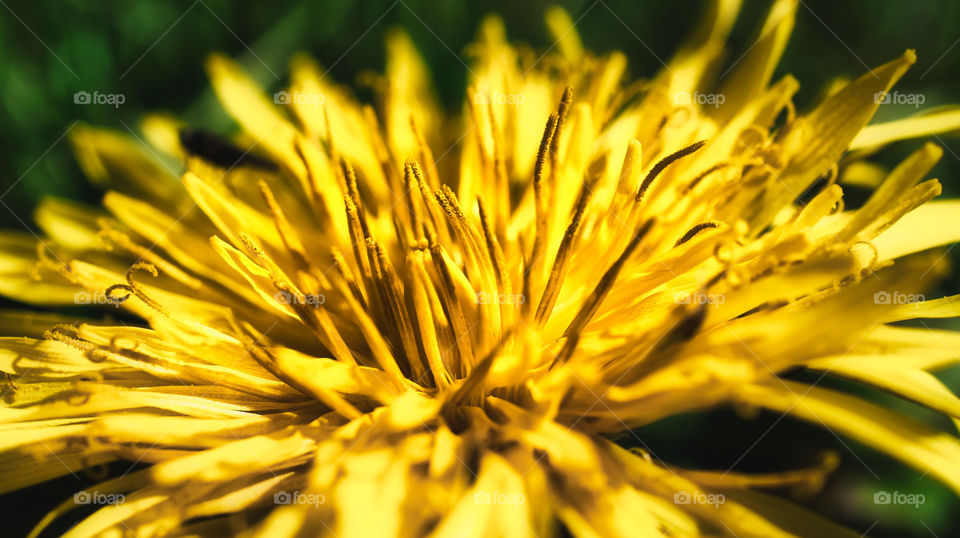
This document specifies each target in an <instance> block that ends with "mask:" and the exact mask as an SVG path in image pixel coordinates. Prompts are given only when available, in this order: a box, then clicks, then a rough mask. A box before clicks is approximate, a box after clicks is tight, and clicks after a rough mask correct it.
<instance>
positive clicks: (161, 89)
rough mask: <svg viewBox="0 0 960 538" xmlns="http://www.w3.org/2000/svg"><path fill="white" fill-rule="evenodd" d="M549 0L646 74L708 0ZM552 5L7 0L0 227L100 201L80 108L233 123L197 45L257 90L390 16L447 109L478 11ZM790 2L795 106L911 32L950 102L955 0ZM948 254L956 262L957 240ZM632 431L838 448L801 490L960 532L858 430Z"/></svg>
mask: <svg viewBox="0 0 960 538" xmlns="http://www.w3.org/2000/svg"><path fill="white" fill-rule="evenodd" d="M551 3H554V2H551ZM555 3H559V4H560V5H563V6H564V7H566V8H567V10H568V11H569V12H570V14H571V16H572V18H573V19H574V20H577V21H579V22H578V23H577V29H578V30H579V32H580V34H581V37H582V39H583V41H584V44H585V45H586V46H587V47H588V48H592V49H593V50H595V51H598V52H604V51H610V50H614V49H619V50H622V51H624V52H626V53H627V55H628V57H629V61H630V70H631V75H632V76H633V77H645V76H649V75H651V74H653V73H654V72H655V71H656V70H657V69H658V68H659V67H660V65H661V64H660V60H658V57H659V58H662V59H663V60H665V61H666V60H668V59H669V58H670V56H671V55H672V53H673V52H674V51H675V50H676V48H677V46H678V45H679V44H680V43H681V41H682V39H683V37H684V36H685V35H686V34H687V32H688V30H689V29H690V28H691V27H692V25H693V24H694V22H695V20H696V14H697V13H699V12H700V11H701V9H702V8H703V6H704V5H705V3H706V2H704V1H703V0H679V1H673V2H654V1H649V2H638V1H636V0H603V1H600V2H598V1H597V0H585V1H579V0H578V1H561V2H555ZM548 5H549V4H548V3H547V2H540V1H526V2H518V1H502V0H496V1H491V2H466V1H450V0H443V1H441V0H435V1H427V0H403V1H402V2H397V1H395V0H386V1H367V2H362V3H353V2H346V1H316V2H289V1H272V2H227V1H223V0H202V1H199V0H193V1H191V0H187V1H147V0H128V1H116V0H115V1H101V2H92V1H91V2H84V1H78V0H63V1H56V2H53V1H38V2H28V1H26V0H24V1H16V2H15V1H12V0H2V1H0V103H2V105H0V109H2V121H0V202H2V204H3V205H0V228H15V229H24V228H26V227H30V226H31V225H30V221H31V212H32V210H33V208H34V207H35V206H36V204H37V201H38V200H39V198H40V197H42V196H44V195H57V196H63V197H68V198H73V199H78V200H85V201H88V202H90V203H96V201H97V200H98V198H99V196H100V193H98V192H96V191H95V190H94V189H93V188H91V187H90V186H89V185H88V184H87V183H86V182H85V180H84V179H83V178H82V176H81V174H80V171H79V169H78V167H77V166H76V164H75V163H74V160H73V157H72V155H71V152H70V149H69V144H68V143H67V141H66V139H65V136H64V135H65V134H66V132H67V131H68V130H69V129H70V128H71V125H73V123H74V122H75V121H77V120H79V121H83V122H88V123H92V124H97V125H104V126H109V127H113V128H116V129H120V130H126V129H136V126H137V123H138V120H139V118H140V117H142V115H143V114H144V113H145V112H148V111H155V110H161V109H162V110H169V111H171V112H173V113H175V114H176V115H178V116H180V117H182V118H184V119H186V120H187V121H188V122H189V123H193V124H196V125H202V126H205V127H208V128H211V129H214V130H220V131H221V132H225V131H226V130H228V129H229V126H230V123H229V122H228V120H227V118H226V117H225V116H224V115H223V114H222V113H221V112H220V111H219V108H218V107H217V106H216V105H215V103H214V102H213V97H212V93H211V91H210V89H209V86H208V85H207V82H206V80H205V75H204V72H203V63H202V60H203V58H204V57H205V56H206V55H207V54H209V53H210V52H213V51H224V52H226V53H228V54H230V55H231V56H234V57H236V58H238V59H240V60H241V62H242V63H244V64H245V65H246V66H247V68H248V69H249V71H250V72H251V73H252V74H253V75H254V76H255V77H256V78H257V79H258V80H260V81H261V82H262V83H263V84H264V85H265V87H266V88H267V89H268V90H270V91H275V90H277V89H279V88H280V87H281V86H282V84H283V83H284V81H285V80H286V73H287V60H288V59H289V57H290V56H291V55H292V54H293V53H295V52H297V51H300V50H306V51H309V52H310V53H312V54H313V55H314V56H315V57H316V58H318V59H319V60H320V62H321V63H322V64H323V65H324V66H326V67H328V68H329V69H330V71H331V72H332V75H333V76H334V77H335V78H336V79H337V80H339V81H341V82H353V81H354V80H355V79H356V77H357V75H358V73H360V72H361V71H362V70H366V69H375V70H379V69H381V68H382V66H383V58H384V52H383V35H384V32H385V30H387V29H388V28H390V27H391V26H401V27H403V28H405V29H406V30H407V31H408V32H409V33H410V34H411V36H412V37H413V40H414V41H415V43H416V44H417V45H418V46H419V48H420V50H421V52H422V53H423V55H424V57H425V58H426V60H427V62H428V64H429V65H430V66H431V67H432V69H433V73H434V77H435V83H436V86H437V88H438V89H439V91H440V95H441V98H442V99H443V101H444V103H445V104H446V105H447V106H448V107H450V108H451V109H452V110H456V108H457V106H458V104H459V103H460V101H461V99H462V95H463V91H464V88H465V81H466V72H465V69H464V67H463V65H462V63H461V62H462V59H463V58H464V56H463V50H464V47H465V45H466V44H467V43H469V42H470V40H472V38H473V36H474V35H475V29H476V25H477V23H478V21H479V20H480V18H481V17H482V16H483V15H485V14H487V13H491V12H496V13H500V14H501V15H502V16H503V17H504V19H505V20H506V22H507V28H508V33H509V35H510V37H511V39H513V40H520V41H524V42H526V43H529V44H531V45H533V46H535V47H537V48H540V49H544V48H546V47H549V46H550V45H551V39H550V37H549V34H548V33H547V31H546V29H545V26H544V24H543V12H544V10H545V8H546V7H547V6H548ZM768 5H769V2H768V1H766V0H763V1H753V0H745V2H744V8H743V11H742V13H741V16H740V18H739V19H738V22H737V25H736V27H735V29H734V32H733V37H732V40H731V51H730V55H731V56H730V57H731V58H737V57H739V56H740V54H742V53H743V52H744V51H746V50H747V49H748V48H749V47H750V46H751V45H752V43H753V41H754V39H755V36H756V32H757V29H758V27H759V25H760V24H761V23H762V20H763V18H764V16H765V14H766V10H767V7H768ZM798 10H799V11H798V17H797V23H796V27H795V30H794V34H793V37H792V39H791V41H790V45H789V46H788V48H787V51H786V54H785V55H784V58H783V60H782V61H781V63H780V67H779V68H778V70H777V74H776V75H775V78H776V77H779V76H782V75H783V74H786V73H791V74H793V75H794V76H795V77H796V78H797V79H799V81H800V82H801V90H800V93H799V94H798V96H797V104H798V107H799V109H800V110H801V112H802V111H803V110H805V109H807V108H809V106H810V105H811V104H812V103H814V102H816V100H817V99H818V98H819V97H820V96H821V95H822V92H823V89H824V87H825V86H826V85H827V84H828V83H829V82H830V81H831V79H833V78H834V77H837V76H847V77H856V76H857V75H859V74H861V73H863V72H865V71H866V69H867V67H866V66H870V67H874V66H876V65H879V64H881V63H883V62H886V61H888V60H890V59H893V58H895V57H897V56H899V55H900V54H902V53H903V51H904V49H907V48H915V49H917V53H918V56H919V60H918V63H917V64H916V65H915V66H914V67H913V68H912V69H911V70H910V72H908V74H907V75H906V77H905V78H904V80H903V81H902V82H901V83H900V84H899V85H898V86H897V89H898V90H899V91H901V92H906V93H921V94H923V95H924V97H925V103H924V108H929V107H934V106H938V105H943V104H949V103H960V86H958V84H957V82H958V79H957V74H958V73H960V44H958V43H960V2H956V1H953V0H940V1H938V0H911V1H885V2H878V1H876V0H873V1H870V0H850V1H844V2H838V1H835V0H805V1H804V2H802V3H801V5H800V7H799V8H798ZM641 40H642V42H641ZM651 51H652V52H651ZM457 55H459V56H460V58H458V57H457ZM78 91H88V92H91V93H92V92H93V91H100V92H101V93H122V94H124V96H125V97H126V101H125V103H124V104H123V105H122V106H120V107H112V106H107V105H101V106H95V105H77V104H74V100H73V94H74V93H75V92H78ZM913 112H915V109H914V108H913V107H912V106H910V105H902V106H901V105H888V106H882V107H880V111H879V112H878V117H879V118H884V119H889V118H895V117H901V116H906V115H909V114H911V113H913ZM938 143H940V144H942V145H944V146H945V148H946V151H945V152H944V158H943V160H942V161H941V163H940V164H939V165H938V166H937V168H936V169H935V171H934V173H933V174H932V175H933V176H934V177H939V178H941V181H942V182H943V183H944V191H945V196H957V195H960V158H958V155H960V142H958V140H957V139H956V138H950V137H945V136H941V137H940V138H939V140H938ZM918 145H919V142H916V141H912V142H903V143H898V144H895V145H893V146H892V147H890V148H888V149H886V150H884V151H882V152H881V153H879V154H877V155H876V156H875V157H874V159H875V160H877V161H878V162H881V163H883V164H886V165H892V164H893V163H896V162H897V161H899V160H900V159H902V158H903V157H904V156H905V155H906V154H907V153H909V152H910V151H911V150H912V149H915V148H916V147H917V146H918ZM4 193H5V194H4ZM4 206H6V207H4ZM957 250H960V249H957ZM950 257H951V259H953V260H954V262H955V263H956V262H957V261H960V258H958V257H957V256H956V255H955V253H954V252H952V253H951V256H950ZM958 291H960V279H958V277H957V276H956V275H954V276H953V277H952V278H951V279H950V280H948V281H947V282H945V283H944V284H943V286H942V288H941V289H939V290H935V292H932V293H933V294H934V295H937V296H939V295H943V294H948V293H957V292H958ZM4 304H6V305H7V306H9V304H8V303H4ZM948 325H952V326H953V328H960V327H957V325H956V324H948ZM943 377H944V379H946V380H947V382H948V383H949V384H950V385H951V386H952V387H953V388H954V389H955V390H956V389H958V388H960V375H957V372H947V373H945V374H944V375H943ZM825 384H828V383H825ZM829 384H831V385H833V386H844V385H842V384H841V383H839V382H836V383H832V382H831V383H829ZM844 387H845V386H844ZM845 388H849V387H845ZM859 392H861V393H863V394H867V392H866V391H863V390H862V389H860V390H859ZM869 395H870V397H871V398H875V399H877V400H880V401H882V402H883V403H884V404H885V405H889V406H892V407H895V408H897V409H899V410H902V411H903V412H907V413H911V414H913V415H915V416H918V417H921V418H923V419H925V420H928V421H929V422H930V423H932V424H935V425H937V426H940V427H943V428H944V429H950V428H952V425H951V424H950V423H949V422H948V421H946V420H944V419H942V418H940V417H936V416H933V415H932V414H930V413H926V412H924V411H922V410H920V409H919V408H918V407H916V406H913V405H912V404H909V403H906V402H903V401H900V400H897V399H895V398H892V397H889V396H885V395H881V394H878V393H869ZM637 434H638V435H639V436H640V437H641V438H642V439H643V440H644V443H646V444H647V445H648V446H649V448H651V449H652V450H653V452H654V454H655V456H657V457H660V458H663V459H664V460H666V461H668V462H671V463H676V464H683V465H690V466H695V467H702V468H722V469H727V468H730V467H733V468H734V469H736V470H743V471H772V470H780V469H788V468H793V467H797V466H802V465H809V464H811V463H813V462H814V460H815V457H816V455H817V454H818V453H819V452H820V451H822V450H826V449H832V450H835V451H836V452H837V453H839V454H840V456H841V458H842V464H841V467H840V469H839V470H838V472H837V473H835V475H834V476H833V477H832V478H831V479H830V481H829V482H828V483H827V486H826V488H825V489H824V491H823V492H822V493H821V494H819V495H817V496H815V497H812V498H804V499H801V502H804V503H805V504H807V505H808V506H809V507H811V508H812V509H813V510H816V511H818V512H820V513H822V514H824V515H827V516H828V517H831V518H834V519H837V520H840V521H842V522H844V523H845V524H847V525H849V526H851V527H852V528H854V529H855V530H857V531H858V532H862V533H868V534H869V535H871V536H931V535H933V536H960V523H958V520H960V518H958V517H957V515H956V514H957V513H958V512H957V510H958V508H960V503H958V502H957V498H956V496H955V495H954V494H953V493H951V492H950V491H948V490H947V489H946V488H944V487H942V486H940V485H939V484H937V483H936V482H935V481H933V480H932V479H930V478H929V477H919V476H918V474H917V473H915V472H913V471H912V470H910V469H906V468H905V467H903V466H901V465H899V464H896V463H895V462H893V461H892V460H890V459H889V458H887V457H885V456H882V455H880V454H878V453H877V452H875V451H873V450H871V449H870V448H869V447H866V446H863V445H860V444H857V443H855V442H852V441H850V440H847V439H840V438H838V437H836V436H835V435H833V434H832V433H830V432H829V431H825V430H823V429H820V428H815V427H813V426H811V425H807V424H804V423H799V422H797V421H794V420H792V419H790V418H783V419H781V418H780V417H779V416H777V415H773V414H761V415H759V416H758V417H755V418H753V419H751V420H744V419H743V418H741V417H738V416H737V415H736V414H735V413H733V412H732V411H723V410H721V411H716V412H712V413H704V414H698V415H691V416H682V417H676V418H674V419H671V420H670V421H666V422H665V423H662V424H657V425H655V426H653V427H649V428H646V429H644V430H642V431H639V432H637ZM705 439H709V440H710V441H709V442H704V440H705ZM625 444H627V445H629V444H630V443H629V442H625ZM745 453H746V457H743V458H742V459H741V456H742V455H744V454H745ZM124 470H125V469H124V468H121V469H119V471H120V472H122V471H124ZM85 480H87V479H85ZM89 483H92V482H90V481H89V480H87V482H78V481H77V479H75V478H73V477H67V478H65V479H62V480H58V481H55V482H52V483H50V484H47V485H43V486H39V487H36V488H32V489H31V490H29V491H27V492H20V493H17V494H10V495H5V496H3V498H2V499H0V513H3V514H4V515H5V516H7V517H5V518H4V521H5V523H4V529H3V530H2V531H0V534H8V533H9V534H12V535H21V534H23V533H24V532H26V531H27V530H28V529H29V528H30V527H31V526H32V525H33V524H34V523H35V522H36V521H37V520H38V519H39V518H40V517H41V516H42V514H44V513H45V512H46V510H47V509H49V507H50V506H51V503H53V502H58V501H60V500H62V499H65V498H68V497H69V496H70V495H72V493H73V492H74V491H77V490H78V489H80V488H81V487H85V486H86V485H88V484H89ZM878 491H889V492H893V491H900V492H904V493H922V494H924V495H925V497H926V503H925V504H923V505H921V506H919V507H916V508H915V507H912V506H894V505H877V504H874V503H873V495H874V493H876V492H878ZM66 519H68V520H69V519H70V518H69V517H68V518H66ZM68 523H69V522H68ZM65 528H66V527H64V528H62V529H61V530H65Z"/></svg>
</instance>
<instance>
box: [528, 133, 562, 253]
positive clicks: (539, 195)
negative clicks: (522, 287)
mask: <svg viewBox="0 0 960 538" xmlns="http://www.w3.org/2000/svg"><path fill="white" fill-rule="evenodd" d="M558 122H559V117H558V116H557V115H556V114H551V115H550V117H549V118H547V125H546V126H545V127H544V129H543V138H541V139H540V149H538V150H537V161H536V164H535V165H534V168H533V199H534V209H535V211H536V217H537V220H536V229H535V230H534V239H533V254H532V255H531V256H530V259H531V264H536V263H537V260H539V259H540V252H541V250H542V249H543V248H544V244H545V243H546V240H547V233H548V230H547V211H548V207H547V201H548V198H547V193H544V192H543V190H544V185H543V169H544V166H546V163H547V156H548V152H549V151H550V143H551V140H552V139H553V136H554V133H555V132H556V130H557V123H558Z"/></svg>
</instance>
